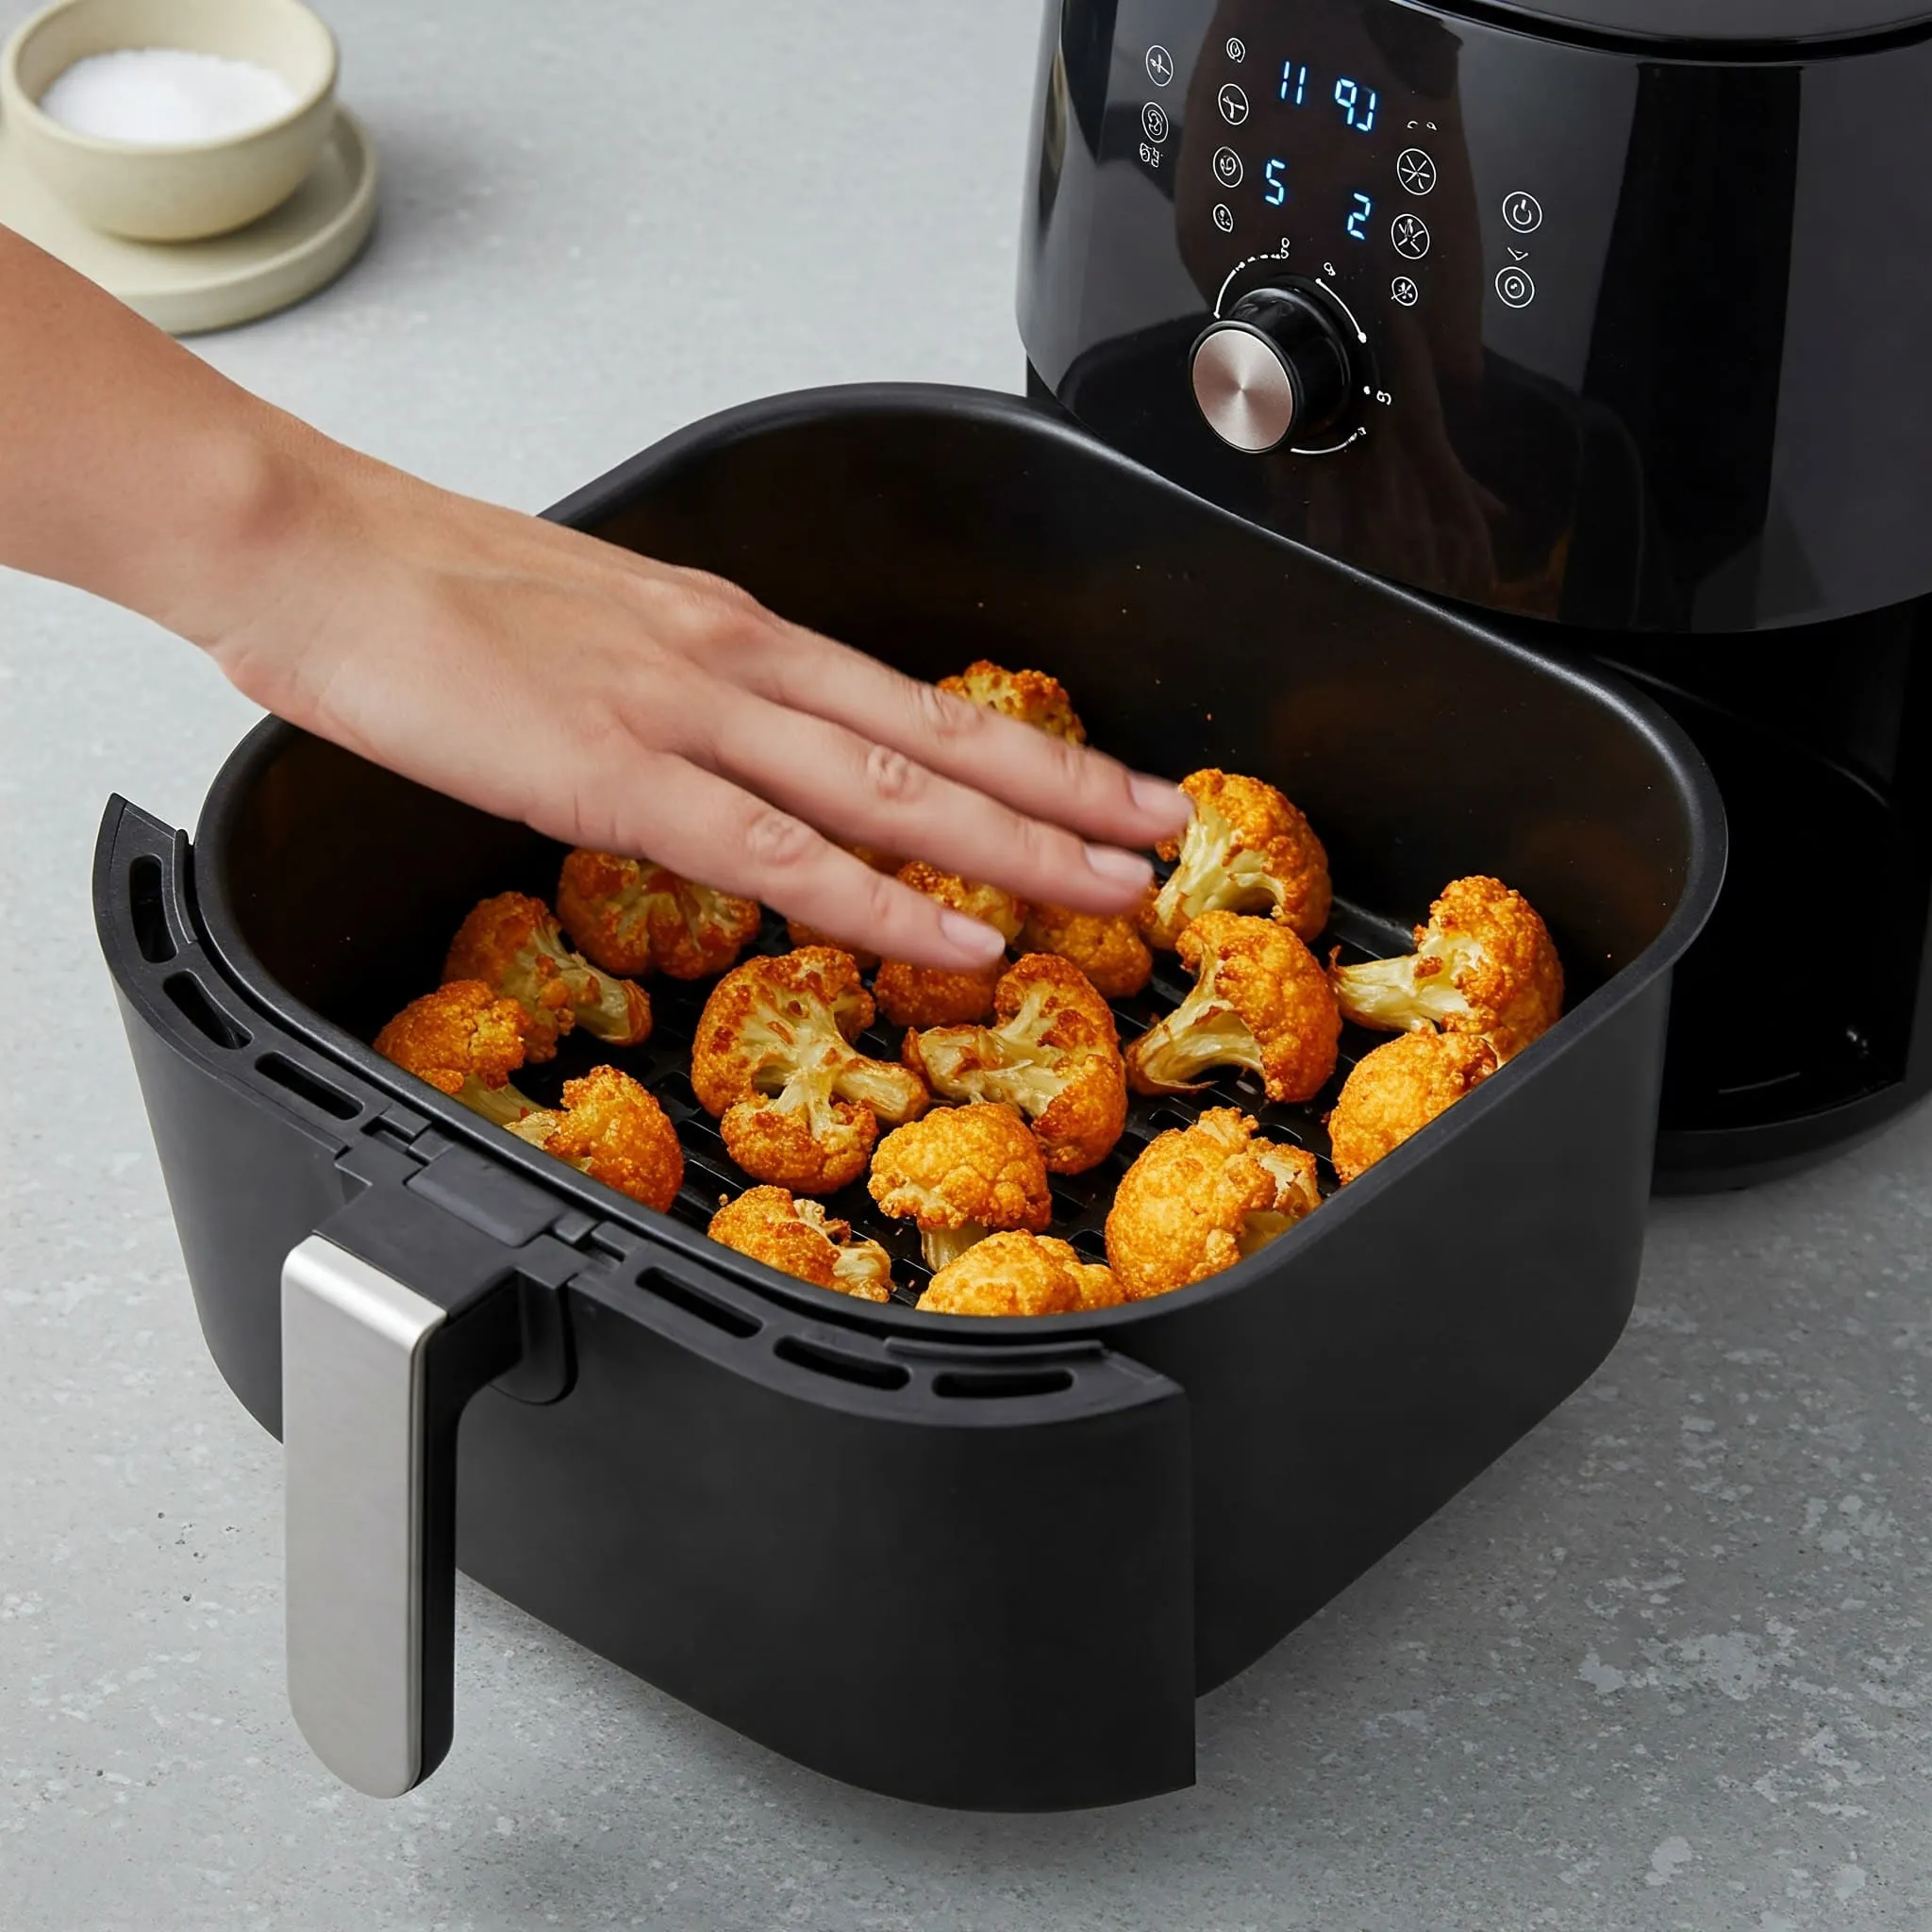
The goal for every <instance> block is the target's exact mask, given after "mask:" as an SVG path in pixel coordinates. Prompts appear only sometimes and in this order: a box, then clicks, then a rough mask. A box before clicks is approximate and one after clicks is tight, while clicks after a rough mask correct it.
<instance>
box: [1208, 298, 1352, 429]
mask: <svg viewBox="0 0 1932 1932" xmlns="http://www.w3.org/2000/svg"><path fill="white" fill-rule="evenodd" d="M1191 376H1192V381H1193V386H1194V400H1195V402H1196V403H1198V404H1199V405H1200V408H1201V413H1202V415H1203V416H1205V417H1206V418H1207V419H1208V427H1209V428H1210V429H1212V430H1213V432H1214V433H1215V435H1216V436H1218V437H1220V439H1221V440H1222V441H1223V442H1225V443H1227V444H1229V445H1231V446H1232V447H1233V448H1235V449H1238V450H1242V451H1245V452H1246V453H1247V454H1249V455H1251V456H1259V455H1260V454H1261V453H1262V452H1263V451H1265V450H1271V449H1276V448H1278V447H1279V446H1280V445H1281V444H1282V443H1284V442H1286V441H1288V440H1289V438H1290V436H1291V435H1293V436H1294V437H1295V438H1297V439H1298V440H1306V439H1307V438H1309V437H1315V436H1320V435H1321V434H1322V433H1323V431H1324V430H1326V429H1328V428H1330V427H1332V426H1333V425H1334V424H1335V422H1336V421H1337V419H1338V418H1340V417H1341V414H1342V412H1343V411H1344V410H1345V409H1346V408H1348V405H1349V402H1350V399H1351V397H1352V396H1353V394H1354V391H1355V379H1354V374H1353V369H1352V366H1351V363H1350V359H1349V352H1348V340H1347V338H1346V336H1344V334H1343V333H1342V329H1341V320H1340V318H1339V317H1337V316H1335V315H1334V314H1332V313H1331V312H1330V309H1329V306H1328V305H1327V304H1326V303H1324V301H1323V300H1322V299H1321V298H1320V297H1319V296H1317V295H1314V294H1312V293H1306V294H1305V293H1303V292H1302V291H1300V290H1298V289H1293V288H1288V289H1257V290H1255V291H1253V292H1252V293H1251V294H1247V295H1243V296H1242V297H1241V300H1240V301H1239V302H1237V303H1235V305H1234V306H1233V307H1232V308H1230V309H1229V310H1228V312H1227V313H1226V315H1224V317H1222V318H1221V319H1220V320H1219V321H1217V322H1214V323H1212V324H1210V325H1208V328H1207V329H1206V330H1204V331H1203V333H1202V335H1201V337H1200V339H1199V341H1196V342H1195V344H1194V352H1193V357H1192V362H1191Z"/></svg>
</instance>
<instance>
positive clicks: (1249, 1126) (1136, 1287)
mask: <svg viewBox="0 0 1932 1932" xmlns="http://www.w3.org/2000/svg"><path fill="white" fill-rule="evenodd" d="M1256 1133H1257V1128H1256V1124H1255V1123H1254V1122H1253V1121H1252V1120H1250V1119H1249V1118H1248V1117H1247V1115H1246V1114H1244V1113H1242V1112H1241V1111H1240V1110H1239V1109H1238V1108H1231V1107H1217V1108H1209V1109H1208V1112H1206V1113H1204V1114H1203V1115H1202V1116H1201V1118H1200V1119H1199V1120H1197V1121H1196V1122H1195V1123H1194V1124H1193V1125H1192V1126H1191V1127H1174V1128H1171V1129H1170V1130H1169V1131H1168V1132H1167V1133H1164V1134H1162V1135H1161V1136H1160V1137H1159V1138H1158V1140H1156V1141H1152V1142H1150V1143H1149V1144H1148V1145H1147V1146H1146V1147H1145V1148H1144V1149H1142V1151H1141V1158H1139V1159H1138V1160H1136V1161H1135V1162H1134V1164H1133V1166H1132V1167H1130V1168H1129V1169H1128V1170H1127V1171H1126V1173H1125V1174H1124V1175H1123V1176H1122V1178H1121V1184H1120V1186H1119V1188H1117V1189H1116V1190H1115V1191H1114V1197H1113V1207H1112V1208H1110V1209H1109V1210H1108V1217H1107V1258H1108V1262H1109V1263H1110V1264H1111V1266H1112V1268H1113V1272H1114V1277H1115V1279H1116V1280H1118V1281H1119V1283H1120V1285H1121V1289H1122V1291H1123V1292H1124V1294H1125V1295H1126V1297H1127V1299H1128V1300H1129V1301H1143V1300H1145V1299H1146V1298H1147V1297H1148V1296H1149V1295H1157V1294H1166V1293H1167V1292H1168V1291H1170V1290H1172V1289H1176V1288H1186V1287H1187V1286H1188V1285H1189V1284H1190V1283H1191V1282H1195V1281H1205V1280H1206V1279H1207V1278H1208V1275H1210V1274H1220V1273H1221V1272H1222V1270H1223V1269H1224V1268H1232V1267H1233V1266H1234V1264H1235V1263H1236V1262H1237V1261H1239V1260H1241V1259H1242V1258H1243V1257H1246V1256H1248V1255H1252V1254H1255V1253H1257V1252H1258V1251H1259V1250H1260V1249H1261V1248H1264V1247H1265V1246H1267V1244H1268V1243H1269V1242H1270V1241H1274V1240H1275V1239H1276V1238H1277V1237H1278V1236H1280V1235H1283V1234H1285V1233H1287V1231H1288V1230H1289V1229H1290V1228H1291V1227H1292V1226H1293V1225H1294V1224H1295V1223H1296V1222H1298V1221H1302V1220H1305V1219H1306V1218H1307V1216H1308V1215H1310V1214H1312V1213H1313V1212H1314V1211H1315V1209H1316V1208H1319V1207H1320V1206H1321V1204H1322V1197H1321V1194H1320V1193H1319V1192H1318V1191H1317V1189H1316V1184H1315V1174H1316V1169H1315V1162H1314V1158H1313V1157H1312V1156H1311V1155H1309V1154H1307V1153H1306V1152H1304V1151H1303V1150H1302V1149H1301V1148H1299V1147H1284V1146H1281V1145H1279V1144H1277V1143H1276V1142H1274V1141H1262V1140H1257V1139H1256V1138H1255V1136H1256Z"/></svg>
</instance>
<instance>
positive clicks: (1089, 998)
mask: <svg viewBox="0 0 1932 1932" xmlns="http://www.w3.org/2000/svg"><path fill="white" fill-rule="evenodd" d="M993 1013H994V1023H993V1024H992V1025H991V1026H938V1027H934V1028H932V1029H931V1030H930V1031H928V1032H924V1033H918V1032H908V1034H907V1036H906V1064H907V1065H908V1067H910V1068H911V1069H912V1070H913V1072H914V1073H916V1074H919V1075H920V1076H921V1077H922V1078H923V1079H924V1081H925V1083H926V1085H927V1086H929V1087H930V1088H931V1089H932V1091H934V1092H935V1093H937V1094H939V1095H941V1097H942V1098H944V1099H946V1100H1004V1101H1007V1102H1008V1103H1009V1104H1010V1105H1012V1106H1014V1107H1017V1108H1019V1109H1020V1111H1021V1112H1022V1113H1023V1114H1024V1115H1025V1116H1026V1118H1027V1119H1028V1120H1029V1121H1031V1122H1032V1123H1033V1132H1034V1136H1035V1138H1036V1139H1037V1140H1038V1141H1039V1142H1040V1151H1041V1156H1042V1158H1044V1159H1045V1161H1046V1166H1047V1172H1048V1173H1049V1174H1085V1173H1086V1172H1087V1170H1088V1169H1089V1168H1092V1167H1098V1166H1099V1165H1100V1163H1101V1162H1102V1161H1103V1160H1105V1159H1106V1158H1107V1157H1108V1155H1109V1154H1111V1153H1112V1152H1113V1145H1114V1142H1115V1141H1118V1140H1119V1139H1120V1137H1121V1129H1122V1128H1123V1127H1124V1126H1125V1124H1126V1121H1127V1073H1126V1068H1125V1066H1124V1064H1123V1063H1122V1060H1121V1049H1120V1041H1119V1036H1118V1035H1117V1033H1116V1031H1115V1028H1114V1024H1113V1015H1112V1013H1111V1012H1109V1011H1108V1005H1107V1002H1106V1001H1105V1000H1104V999H1102V998H1101V997H1100V995H1099V994H1098V993H1097V992H1095V991H1094V990H1093V988H1092V987H1091V986H1090V985H1089V984H1088V983H1087V980H1086V979H1085V977H1084V976H1083V975H1082V974H1080V972H1079V971H1078V970H1077V969H1076V968H1075V967H1073V966H1070V965H1069V964H1068V963H1067V961H1066V960H1064V959H1061V958H1056V957H1055V956H1054V955H1053V954H1051V953H1029V954H1027V956H1026V957H1025V958H1024V959H1022V960H1021V961H1020V963H1019V964H1018V965H1017V966H1015V967H1013V968H1012V969H1011V971H1009V972H1008V973H1007V974H1005V975H1004V976H1003V977H1002V978H1001V980H1000V983H999V985H998V987H997V988H996V989H995V990H994V992H993Z"/></svg>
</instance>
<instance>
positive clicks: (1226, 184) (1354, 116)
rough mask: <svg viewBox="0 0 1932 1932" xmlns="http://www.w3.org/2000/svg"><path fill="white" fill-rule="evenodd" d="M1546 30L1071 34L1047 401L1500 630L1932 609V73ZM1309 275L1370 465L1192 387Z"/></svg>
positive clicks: (1350, 445)
mask: <svg viewBox="0 0 1932 1932" xmlns="http://www.w3.org/2000/svg"><path fill="white" fill-rule="evenodd" d="M1662 4H1663V0H1657V6H1658V7H1659V8H1661V6H1662ZM1671 5H1672V7H1673V8H1674V7H1675V6H1676V0H1671ZM1552 10H1553V11H1568V8H1553V9H1552ZM1706 10H1707V11H1708V10H1709V9H1706ZM1788 10H1789V9H1788ZM1828 10H1829V11H1831V12H1832V13H1833V16H1834V18H1836V19H1838V20H1839V21H1840V24H1841V25H1847V26H1849V25H1857V22H1858V19H1859V12H1858V10H1857V9H1853V10H1851V11H1847V12H1844V13H1839V12H1838V10H1837V0H1830V5H1829V8H1827V0H1816V5H1815V7H1814V8H1813V9H1812V11H1813V13H1814V14H1815V15H1816V17H1817V21H1818V22H1819V23H1823V22H1824V17H1825V14H1826V12H1827V11H1828ZM1865 10H1866V11H1869V10H1870V9H1869V8H1867V9H1865ZM1917 10H1919V11H1923V9H1917ZM1579 11H1580V12H1584V11H1587V13H1588V14H1590V15H1595V14H1598V13H1601V14H1602V15H1603V16H1604V17H1605V22H1606V23H1607V24H1609V23H1614V22H1615V20H1616V19H1617V18H1618V17H1619V15H1620V13H1627V16H1628V22H1627V24H1629V25H1632V26H1633V28H1634V27H1635V25H1636V23H1637V8H1635V6H1634V5H1633V6H1632V7H1631V8H1627V9H1620V8H1617V7H1615V6H1607V7H1601V8H1599V7H1592V8H1589V9H1587V10H1586V9H1579ZM1731 12H1732V15H1733V17H1735V18H1736V19H1738V20H1739V21H1740V22H1741V21H1742V20H1743V19H1744V18H1745V17H1746V16H1747V15H1749V16H1752V17H1754V18H1756V19H1757V20H1758V21H1759V23H1760V25H1759V27H1758V28H1754V31H1756V30H1761V22H1762V20H1763V19H1765V18H1768V16H1766V15H1764V13H1763V10H1762V9H1749V8H1733V9H1731ZM1867 24H1869V25H1876V24H1878V23H1876V22H1872V23H1867ZM1528 27H1529V23H1528V22H1527V21H1526V20H1525V21H1524V23H1523V26H1522V28H1521V29H1511V28H1508V27H1505V26H1501V25H1496V24H1495V23H1494V22H1493V21H1491V20H1489V19H1484V20H1476V19H1467V18H1451V17H1449V16H1448V15H1446V14H1441V13H1436V12H1431V11H1429V10H1425V9H1423V8H1415V7H1411V6H1408V5H1406V4H1400V0H1219V4H1213V0H1064V4H1062V5H1059V6H1056V7H1050V8H1048V25H1047V32H1046V36H1045V44H1044V48H1043V58H1042V69H1041V98H1040V109H1039V114H1038V119H1037V125H1036V131H1035V132H1036V140H1035V156H1034V168H1033V177H1032V185H1031V188H1030V190H1029V193H1028V197H1027V200H1026V204H1025V234H1024V248H1023V281H1022V293H1021V303H1020V317H1021V329H1022V334H1023V337H1024V341H1025V343H1026V348H1027V352H1028V356H1029V358H1030V359H1031V361H1032V364H1033V366H1034V367H1035V368H1036V369H1037V370H1038V371H1039V372H1040V374H1041V375H1042V376H1043V377H1044V378H1045V380H1046V381H1047V383H1048V384H1049V385H1050V386H1051V387H1052V389H1053V390H1054V391H1055V392H1056V393H1057V394H1058V397H1059V399H1060V400H1061V401H1062V402H1063V403H1064V404H1065V405H1066V407H1067V408H1069V409H1071V410H1072V411H1073V413H1074V415H1075V416H1076V417H1077V418H1078V419H1079V420H1080V421H1081V422H1083V423H1085V424H1086V425H1089V426H1091V428H1093V429H1094V430H1095V431H1097V432H1098V433H1099V434H1100V435H1101V436H1103V437H1104V438H1106V439H1107V440H1108V441H1111V442H1113V443H1115V444H1117V445H1118V446H1119V447H1121V448H1123V449H1124V450H1127V451H1128V452H1130V453H1132V454H1133V455H1135V456H1137V457H1138V458H1141V459H1142V460H1144V461H1146V462H1148V463H1149V464H1150V465H1152V466H1153V467H1155V468H1157V469H1158V470H1160V471H1162V472H1163V473H1164V474H1167V475H1171V476H1174V477H1175V478H1177V479H1179V480H1181V481H1182V482H1184V483H1186V484H1187V485H1188V487H1190V488H1191V489H1193V490H1195V491H1199V492H1201V493H1202V494H1204V495H1206V496H1208V497H1209V498H1210V499H1212V500H1214V501H1216V502H1219V503H1221V504H1223V505H1224V506H1225V507H1226V508H1230V509H1232V510H1234V511H1236V512H1237V513H1238V514H1240V515H1241V516H1244V517H1248V518H1251V519H1253V520H1254V521H1256V522H1257V523H1260V524H1262V525H1266V526H1268V527H1270V528H1272V529H1275V530H1278V531H1280V532H1283V533H1284V534H1287V535H1291V536H1294V537H1297V538H1301V539H1304V540H1306V541H1308V542H1310V543H1312V544H1313V545H1315V546H1316V547H1317V548H1320V549H1323V550H1325V551H1327V552H1329V553H1331V554H1332V555H1335V556H1337V557H1340V558H1344V559H1346V560H1348V561H1350V562H1352V563H1354V564H1357V565H1358V566H1360V567H1361V568H1363V569H1367V570H1371V571H1374V572H1376V573H1377V574H1379V575H1385V576H1387V577H1389V578H1391V579H1392V580H1395V581H1399V582H1403V583H1407V584H1410V585H1413V586H1416V587H1418V588H1422V589H1424V590H1428V591H1435V592H1439V593H1441V594H1444V595H1448V596H1453V597H1456V598H1457V599H1459V600H1461V601H1463V602H1466V603H1470V604H1474V605H1478V606H1482V607H1486V608H1492V609H1497V610H1503V611H1511V612H1520V613H1524V614H1529V615H1534V616H1541V617H1549V618H1555V619H1557V620H1560V621H1562V622H1564V623H1567V624H1572V625H1582V626H1589V627H1593V628H1598V629H1605V630H1631V629H1636V630H1658V631H1668V632H1674V633H1702V632H1740V631H1752V630H1760V629H1766V628H1772V627H1777V626H1785V625H1802V624H1807V623H1812V622H1816V621H1819V620H1822V619H1826V618H1834V617H1840V616H1845V615H1848V614H1852V613H1857V612H1862V611H1868V610H1873V609H1878V608H1885V607H1889V606H1893V605H1897V604H1901V603H1904V602H1907V601H1908V600H1910V599H1913V598H1915V597H1917V596H1919V595H1921V594H1924V593H1925V592H1926V591H1932V549H1928V547H1927V545H1926V544H1925V543H1924V541H1923V532H1924V530H1925V529H1926V528H1927V527H1932V464H1928V463H1927V462H1926V461H1925V456H1924V453H1925V451H1926V449H1927V448H1928V446H1932V358H1927V357H1926V356H1925V355H1924V348H1923V344H1924V342H1925V341H1928V340H1932V276H1927V275H1925V274H1924V268H1923V262H1922V259H1921V257H1922V250H1921V248H1920V246H1919V238H1920V237H1922V236H1923V234H1924V230H1925V225H1926V196H1925V189H1924V169H1923V166H1922V163H1921V160H1920V156H1919V149H1920V146H1921V142H1922V128H1923V104H1924V101H1925V99H1926V98H1928V96H1932V42H1928V41H1924V40H1911V39H1906V40H1903V41H1897V40H1894V41H1889V42H1888V41H1881V42H1873V43H1872V44H1871V45H1870V47H1869V48H1866V49H1863V50H1861V49H1860V48H1859V47H1857V46H1852V47H1848V48H1845V49H1843V50H1840V51H1835V52H1833V53H1832V54H1831V55H1830V56H1829V57H1828V58H1827V57H1821V58H1813V59H1809V60H1795V59H1794V60H1790V61H1784V62H1779V61H1771V60H1757V59H1753V60H1746V59H1743V58H1740V59H1738V60H1737V61H1735V62H1725V61H1723V60H1713V59H1708V58H1700V59H1679V60H1674V59H1669V58H1662V56H1661V53H1653V54H1650V55H1648V56H1640V55H1639V54H1638V53H1637V52H1636V51H1634V50H1633V49H1631V48H1627V47H1626V48H1623V49H1619V48H1616V47H1612V46H1597V45H1587V44H1582V43H1579V42H1576V41H1574V40H1566V39H1564V38H1562V37H1560V36H1557V35H1554V34H1539V33H1536V32H1533V31H1530V30H1528ZM1790 30H1791V31H1792V32H1794V33H1796V32H1802V31H1804V30H1805V29H1804V25H1803V23H1802V21H1801V20H1799V19H1797V18H1796V17H1795V16H1794V17H1793V18H1792V19H1791V21H1790ZM1284 272H1298V273H1301V274H1305V275H1312V276H1315V277H1316V278H1317V279H1319V280H1321V281H1322V282H1324V284H1326V285H1327V286H1329V287H1330V288H1331V289H1332V291H1333V292H1334V295H1335V297H1336V299H1337V300H1339V301H1341V302H1342V303H1344V304H1345V305H1346V306H1347V308H1349V310H1350V312H1351V313H1352V314H1353V315H1354V317H1355V318H1356V319H1357V323H1358V324H1359V330H1360V334H1361V336H1362V337H1363V338H1364V339H1365V340H1364V344H1363V346H1364V348H1365V350H1366V352H1367V353H1368V354H1369V356H1370V357H1371V358H1372V360H1373V365H1374V374H1373V375H1372V376H1371V377H1370V378H1369V379H1368V380H1367V381H1366V382H1365V383H1364V384H1363V393H1362V394H1361V395H1360V396H1358V397H1357V401H1356V407H1355V408H1354V410H1353V411H1352V413H1351V418H1350V420H1349V421H1348V422H1347V423H1346V424H1345V425H1343V433H1342V434H1341V435H1339V436H1336V437H1330V438H1327V439H1324V444H1326V445H1335V444H1340V445H1341V446H1340V447H1329V448H1328V449H1327V453H1325V454H1320V455H1308V454H1297V453H1295V452H1294V451H1291V450H1288V449H1282V450H1277V451H1274V452H1271V453H1269V454H1267V455H1265V456H1259V457H1256V456H1246V455H1238V454H1236V453H1234V452H1232V451H1230V450H1228V449H1227V448H1225V447H1224V445H1223V444H1222V443H1221V442H1219V441H1217V439H1216V438H1215V437H1214V436H1213V435H1212V433H1211V432H1210V431H1209V430H1208V427H1207V426H1206V425H1205V424H1204V423H1203V421H1202V420H1201V417H1200V415H1199V412H1198V410H1197V409H1196V408H1195V406H1194V402H1193V399H1192V396H1191V390H1190V385H1189V381H1188V366H1187V358H1188V351H1189V349H1190V347H1191V344H1192V343H1193V341H1195V339H1196V337H1197V336H1198V335H1199V333H1200V331H1201V329H1202V327H1203V326H1204V325H1206V323H1207V322H1208V319H1209V317H1210V315H1211V314H1213V313H1214V312H1216V310H1217V309H1220V310H1223V311H1224V309H1225V308H1226V306H1227V305H1228V303H1230V302H1231V301H1233V300H1234V299H1237V298H1238V297H1239V296H1240V295H1241V293H1242V292H1244V291H1246V290H1247V289H1249V288H1251V287H1254V286H1257V285H1260V284H1262V283H1265V282H1267V281H1268V280H1271V279H1276V278H1278V277H1279V276H1280V275H1282V274H1283V273H1284Z"/></svg>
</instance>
